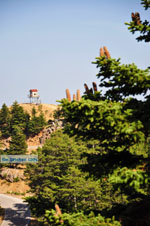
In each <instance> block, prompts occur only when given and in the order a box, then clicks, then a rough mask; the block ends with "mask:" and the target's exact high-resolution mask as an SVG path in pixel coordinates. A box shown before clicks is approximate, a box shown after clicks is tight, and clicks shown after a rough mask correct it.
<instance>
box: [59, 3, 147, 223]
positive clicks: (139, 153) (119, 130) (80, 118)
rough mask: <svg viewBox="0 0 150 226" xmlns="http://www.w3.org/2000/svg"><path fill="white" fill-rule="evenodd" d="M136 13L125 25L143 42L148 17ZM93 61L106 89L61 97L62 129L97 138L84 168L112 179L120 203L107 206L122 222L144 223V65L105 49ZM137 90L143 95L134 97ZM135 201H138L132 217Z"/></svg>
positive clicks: (145, 138) (86, 137)
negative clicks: (140, 66) (105, 52)
mask: <svg viewBox="0 0 150 226" xmlns="http://www.w3.org/2000/svg"><path fill="white" fill-rule="evenodd" d="M142 3H143V4H144V6H145V7H146V8H148V7H149V6H150V3H149V1H147V0H145V1H142ZM137 16H138V15H137V13H136V15H135V14H134V15H132V19H133V21H132V22H131V23H130V24H129V29H130V30H131V31H132V32H133V31H134V32H135V31H140V32H141V34H142V35H141V36H140V37H139V38H138V40H139V41H141V40H144V41H146V42H148V41H149V37H150V35H149V31H150V26H149V23H148V24H146V23H147V22H143V23H142V22H141V20H140V23H139V22H138V21H139V19H136V18H135V17H137ZM137 20H138V21H137ZM131 25H132V28H131ZM94 63H95V64H96V65H97V68H99V72H98V74H97V77H98V78H99V79H100V85H99V86H100V87H105V88H106V89H105V90H106V92H105V93H104V95H102V94H100V93H102V92H100V93H99V95H97V93H93V94H92V92H91V93H86V94H85V95H84V96H83V98H82V99H81V101H79V102H77V101H72V102H69V101H68V100H66V99H63V100H61V104H62V112H63V115H62V116H63V117H64V119H65V120H66V128H65V131H66V132H67V133H69V134H70V135H77V136H80V137H82V138H83V139H85V140H89V139H93V138H95V139H98V140H99V144H98V147H99V148H98V149H99V153H98V152H97V153H88V154H87V157H88V159H87V166H86V167H85V170H87V171H89V172H90V173H91V175H93V176H94V177H96V178H97V179H100V180H101V186H104V185H106V188H108V186H110V185H112V187H110V188H111V190H112V192H113V191H114V192H118V195H121V196H122V197H124V198H123V199H122V207H121V206H120V202H119V203H117V199H114V202H113V204H112V209H111V212H113V213H115V214H116V215H120V217H121V215H122V216H123V220H122V221H123V225H138V221H139V220H140V222H141V224H140V225H149V224H150V221H148V222H147V223H145V219H144V218H146V217H147V216H148V215H150V212H148V211H147V212H146V211H145V213H144V212H143V211H142V208H141V205H144V203H147V202H148V203H150V201H149V195H150V190H149V182H150V174H149V149H150V145H149V140H150V110H149V109H150V101H149V95H148V92H149V90H150V71H149V69H146V70H141V69H138V68H137V66H136V65H135V64H129V65H124V64H123V65H121V64H120V59H117V60H116V59H113V58H110V56H109V57H107V56H106V55H101V56H100V57H97V58H96V62H94ZM137 94H140V95H141V96H142V97H143V100H138V99H137V98H136V95H137ZM133 96H134V97H133ZM106 182H107V183H106ZM119 199H120V198H119V196H118V200H119ZM118 204H119V205H118ZM127 204H128V206H127ZM117 206H118V207H117ZM135 206H136V207H139V209H138V208H137V209H138V216H136V217H135V216H134V214H135V213H134V211H133V209H134V208H135ZM127 207H128V208H127ZM125 209H126V211H125ZM123 210H124V211H123ZM105 211H106V210H105ZM107 211H108V209H107ZM108 212H109V211H108ZM108 212H107V213H108ZM142 221H143V222H142ZM142 223H143V224H142Z"/></svg>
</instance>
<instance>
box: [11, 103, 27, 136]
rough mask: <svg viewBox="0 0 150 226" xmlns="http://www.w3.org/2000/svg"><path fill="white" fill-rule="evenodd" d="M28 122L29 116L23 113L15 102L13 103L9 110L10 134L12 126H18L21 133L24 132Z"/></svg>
mask: <svg viewBox="0 0 150 226" xmlns="http://www.w3.org/2000/svg"><path fill="white" fill-rule="evenodd" d="M28 121H29V114H28V113H25V112H24V109H23V107H21V106H20V105H19V104H18V103H17V101H15V102H14V103H13V105H12V108H11V120H10V126H11V132H12V130H13V127H14V126H19V127H20V128H21V129H22V131H25V129H26V126H27V123H28Z"/></svg>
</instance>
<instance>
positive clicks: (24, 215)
mask: <svg viewBox="0 0 150 226" xmlns="http://www.w3.org/2000/svg"><path fill="white" fill-rule="evenodd" d="M0 206H1V207H2V208H4V209H5V218H4V221H3V222H2V225H1V226H27V225H29V222H30V210H29V207H28V205H27V203H25V202H24V201H23V200H22V199H18V198H15V197H11V196H8V195H4V194H0Z"/></svg>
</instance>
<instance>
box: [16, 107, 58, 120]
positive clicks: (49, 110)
mask: <svg viewBox="0 0 150 226" xmlns="http://www.w3.org/2000/svg"><path fill="white" fill-rule="evenodd" d="M19 105H20V106H22V107H23V109H24V110H25V111H27V112H28V113H29V114H31V112H32V108H33V107H34V108H35V109H36V111H37V115H38V114H40V112H41V111H42V112H43V114H44V116H45V119H46V121H48V120H49V119H53V114H54V111H55V110H57V109H58V105H55V104H40V105H36V104H30V103H21V104H19Z"/></svg>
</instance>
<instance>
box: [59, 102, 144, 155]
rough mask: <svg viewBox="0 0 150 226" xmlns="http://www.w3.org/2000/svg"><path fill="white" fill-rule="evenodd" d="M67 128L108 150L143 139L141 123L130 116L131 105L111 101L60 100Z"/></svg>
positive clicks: (69, 131)
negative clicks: (94, 140)
mask: <svg viewBox="0 0 150 226" xmlns="http://www.w3.org/2000/svg"><path fill="white" fill-rule="evenodd" d="M61 103H62V108H63V111H64V112H63V116H64V118H65V120H66V121H67V122H69V123H68V124H67V125H68V126H66V131H67V132H68V133H70V134H71V135H74V134H77V135H78V136H82V137H84V138H88V139H89V138H94V139H98V140H99V142H100V145H101V147H105V148H106V149H107V150H116V151H122V150H125V149H127V150H128V149H131V148H132V146H133V145H135V144H136V143H137V142H142V141H144V134H143V132H142V128H143V125H142V123H141V122H140V121H139V120H137V121H134V120H133V118H132V109H126V110H125V109H124V103H120V102H112V101H108V100H105V101H98V102H96V101H92V100H84V99H82V100H81V101H80V102H69V101H67V100H66V99H63V100H61Z"/></svg>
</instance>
